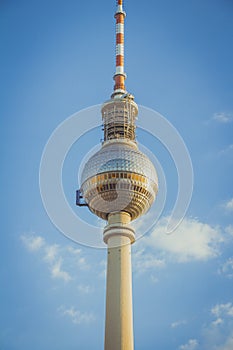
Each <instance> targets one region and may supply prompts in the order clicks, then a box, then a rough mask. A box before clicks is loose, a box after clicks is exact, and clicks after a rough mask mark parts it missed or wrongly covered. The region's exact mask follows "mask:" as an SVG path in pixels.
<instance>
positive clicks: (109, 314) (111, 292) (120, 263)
mask: <svg viewBox="0 0 233 350" xmlns="http://www.w3.org/2000/svg"><path fill="white" fill-rule="evenodd" d="M129 222H130V215H129V214H127V213H125V212H121V213H118V214H111V216H110V218H109V220H108V225H107V226H106V228H105V231H104V240H105V242H107V244H108V260H107V292H106V320H105V347H104V349H105V350H133V349H134V340H133V308H132V271H131V242H132V241H133V240H134V233H133V229H132V228H131V227H129V226H128V223H129Z"/></svg>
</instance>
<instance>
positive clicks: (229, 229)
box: [225, 225, 233, 236]
mask: <svg viewBox="0 0 233 350" xmlns="http://www.w3.org/2000/svg"><path fill="white" fill-rule="evenodd" d="M225 232H226V233H228V234H229V235H231V236H233V225H228V226H227V227H226V228H225Z"/></svg>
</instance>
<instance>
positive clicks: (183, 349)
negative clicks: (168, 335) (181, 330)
mask: <svg viewBox="0 0 233 350" xmlns="http://www.w3.org/2000/svg"><path fill="white" fill-rule="evenodd" d="M197 346H198V341H197V340H196V339H189V341H188V343H187V344H184V345H181V346H180V350H195V349H196V348H197Z"/></svg>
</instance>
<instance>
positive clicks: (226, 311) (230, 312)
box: [211, 302, 233, 317]
mask: <svg viewBox="0 0 233 350" xmlns="http://www.w3.org/2000/svg"><path fill="white" fill-rule="evenodd" d="M211 313H212V314H213V315H214V316H215V317H226V316H229V317H233V305H232V303H230V302H229V303H226V304H216V305H215V306H214V307H213V308H212V309H211Z"/></svg>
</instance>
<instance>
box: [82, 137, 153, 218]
mask: <svg viewBox="0 0 233 350" xmlns="http://www.w3.org/2000/svg"><path fill="white" fill-rule="evenodd" d="M157 190H158V177H157V173H156V170H155V168H154V165H153V164H152V162H151V161H150V160H149V158H148V157H147V156H146V155H145V154H143V153H142V152H140V151H139V149H138V147H137V144H136V142H135V141H130V140H127V139H118V140H116V139H112V140H109V141H107V142H105V143H104V144H103V145H102V148H101V149H100V150H99V151H98V152H97V153H95V154H94V155H93V156H92V157H90V159H89V160H88V161H87V163H86V164H85V166H84V169H83V172H82V175H81V192H82V195H83V197H84V199H85V201H86V203H87V204H88V207H89V209H90V210H91V211H92V212H93V213H94V214H96V215H97V216H99V217H100V218H102V219H105V220H107V218H108V214H110V213H114V212H121V211H124V212H128V213H129V214H130V216H131V220H133V219H136V218H137V217H139V216H141V215H142V214H144V213H145V212H146V211H147V210H148V209H149V208H150V206H151V205H152V203H153V201H154V200H155V197H156V193H157Z"/></svg>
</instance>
